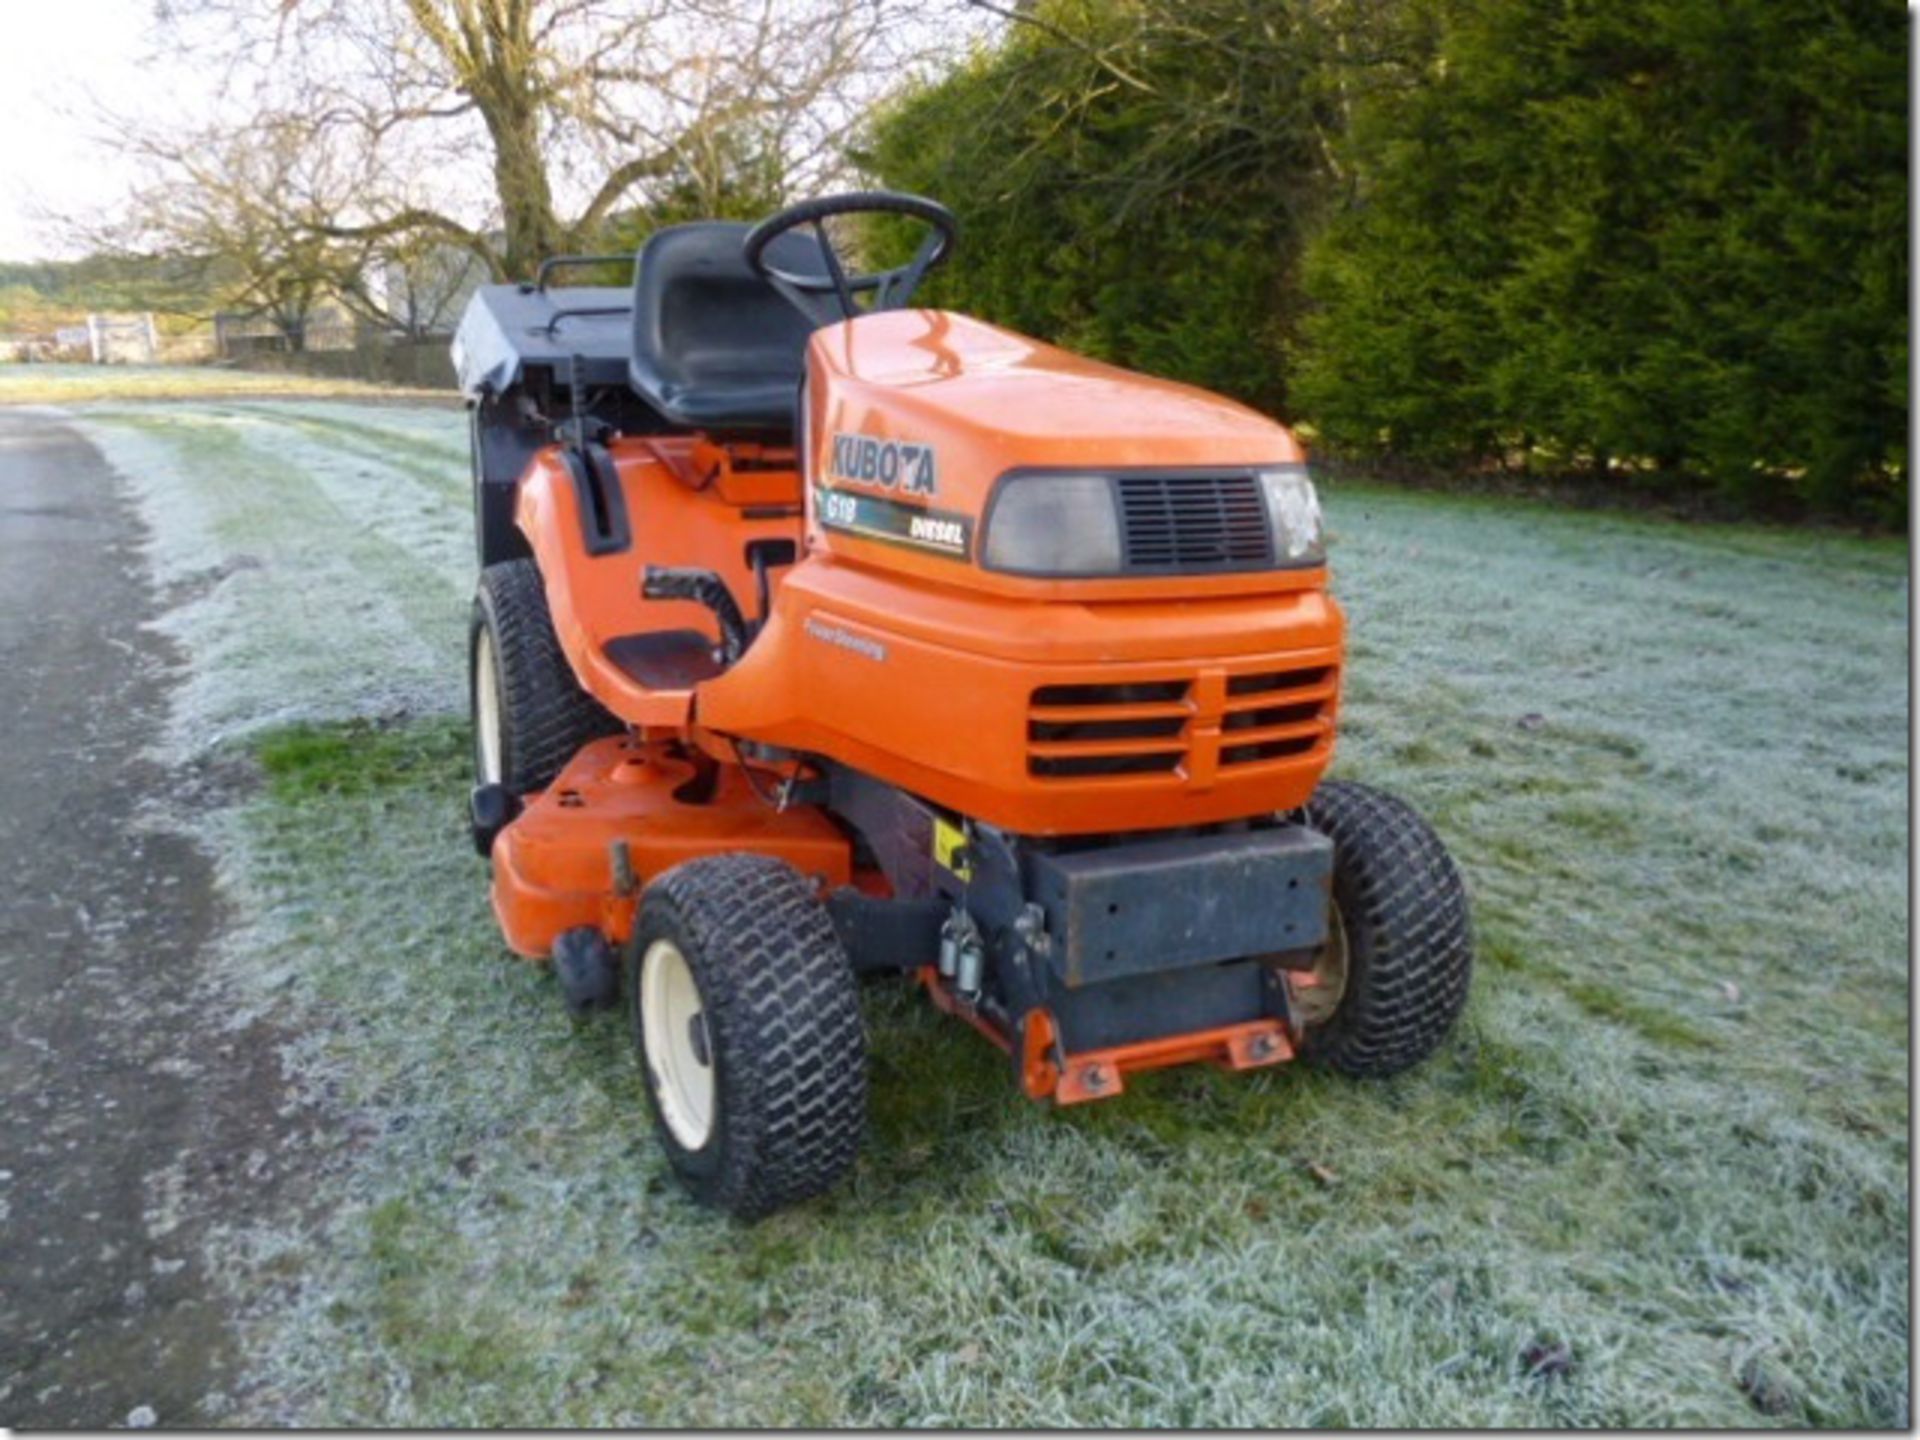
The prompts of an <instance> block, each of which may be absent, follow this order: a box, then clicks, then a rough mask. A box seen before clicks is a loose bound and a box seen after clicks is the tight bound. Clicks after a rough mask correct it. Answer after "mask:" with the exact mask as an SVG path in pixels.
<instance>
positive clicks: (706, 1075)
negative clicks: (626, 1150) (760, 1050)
mask: <svg viewBox="0 0 1920 1440" xmlns="http://www.w3.org/2000/svg"><path fill="white" fill-rule="evenodd" d="M696 1034H697V1035H698V1036H699V1041H698V1042H697V1045H698V1048H696V1041H695V1039H694V1037H695V1035H696ZM640 1041H641V1045H642V1047H643V1049H644V1051H645V1053H646V1061H647V1070H648V1071H649V1073H651V1074H652V1076H653V1095H654V1099H655V1101H656V1102H657V1103H658V1104H659V1106H660V1118H661V1119H662V1120H664V1121H666V1124H667V1129H668V1130H670V1131H672V1132H673V1138H674V1139H675V1140H678V1141H679V1142H680V1143H681V1144H682V1145H683V1146H685V1147H686V1148H687V1149H689V1150H698V1149H699V1148H700V1147H701V1146H703V1145H705V1144H706V1143H707V1140H708V1138H709V1137H710V1136H711V1135H712V1134H713V1097H714V1090H715V1085H714V1075H713V1064H712V1058H713V1041H712V1037H711V1034H710V1032H709V1031H708V1029H707V1017H706V1007H705V1006H704V1005H702V1004H701V1003H700V987H699V986H698V985H696V984H694V980H693V970H692V968H691V967H690V966H689V965H688V964H687V957H686V956H684V955H682V954H681V953H680V947H679V946H678V945H675V944H674V943H673V942H672V941H671V940H656V941H654V942H653V944H651V945H649V946H648V947H647V953H646V955H645V956H643V957H642V958H641V961H640ZM703 1055H704V1056H705V1057H706V1058H705V1059H702V1058H701V1057H702V1056H703Z"/></svg>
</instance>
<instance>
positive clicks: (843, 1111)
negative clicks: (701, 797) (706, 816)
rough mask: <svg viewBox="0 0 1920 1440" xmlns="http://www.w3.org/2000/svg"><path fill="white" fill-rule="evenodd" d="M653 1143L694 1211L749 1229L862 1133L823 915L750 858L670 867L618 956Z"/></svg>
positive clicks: (842, 979) (853, 1013)
mask: <svg viewBox="0 0 1920 1440" xmlns="http://www.w3.org/2000/svg"><path fill="white" fill-rule="evenodd" d="M629 954H630V956H631V963H630V965H629V967H628V968H629V970H630V971H631V974H632V982H631V989H630V1000H631V1004H632V1016H633V1033H634V1040H635V1043H636V1045H637V1046H638V1049H639V1052H640V1059H641V1063H642V1069H643V1070H644V1072H645V1075H646V1085H647V1093H648V1096H649V1098H651V1100H652V1101H653V1112H654V1120H655V1127H654V1128H655V1131H656V1133H657V1134H658V1136H659V1139H660V1144H661V1146H662V1147H663V1148H664V1149H665V1151H666V1153H667V1159H668V1161H669V1162H670V1163H671V1164H672V1166H673V1169H674V1173H675V1174H676V1175H677V1176H678V1177H679V1179H680V1181H681V1183H682V1184H683V1185H685V1186H686V1188H687V1189H688V1190H689V1191H690V1192H691V1193H692V1195H693V1197H694V1198H695V1199H696V1200H698V1201H700V1202H701V1203H702V1204H706V1205H711V1206H713V1207H715V1208H716V1209H720V1210H724V1211H726V1212H728V1213H729V1214H731V1215H734V1216H736V1217H738V1218H740V1219H754V1218H757V1217H759V1216H761V1215H765V1214H767V1213H769V1212H770V1211H773V1210H778V1209H780V1208H781V1207H783V1206H786V1205H791V1204H794V1203H795V1202H797V1201H800V1200H804V1199H806V1198H807V1197H809V1196H812V1195H817V1194H819V1193H820V1192H821V1191H823V1190H826V1189H827V1188H828V1187H830V1186H831V1185H833V1184H834V1182H836V1181H837V1180H839V1179H840V1178H841V1176H843V1175H844V1174H846V1172H847V1171H848V1170H849V1169H851V1168H852V1166H853V1162H854V1159H855V1157H856V1156H857V1155H858V1154H859V1150H860V1138H861V1133H862V1131H863V1130H864V1129H865V1126H866V1109H867V1068H866V1066H867V1061H866V1037H865V1035H864V1033H863V1032H862V1029H861V1024H860V1002H859V997H858V994H857V992H856V986H855V984H854V976H853V967H852V966H851V965H850V964H849V963H848V961H847V956H846V952H845V950H844V949H843V948H842V947H841V944H840V938H839V936H838V935H837V934H836V933H835V931H834V928H833V922H832V921H831V920H830V919H829V918H828V916H827V911H826V907H825V906H824V905H823V904H822V903H821V902H820V899H819V897H818V896H817V895H815V894H814V891H813V889H812V887H811V886H810V885H809V884H808V883H807V881H806V880H805V878H804V877H802V876H801V874H800V872H799V871H797V870H795V869H794V868H793V867H792V866H790V865H787V864H784V863H782V862H781V861H779V860H774V859H771V858H769V857H767V856H763V855H742V854H735V855H716V856H710V857H707V858H703V859H699V860H689V861H687V862H686V863H685V864H682V865H678V866H675V867H674V868H673V869H672V870H669V871H668V872H667V873H666V874H665V875H662V876H661V877H660V878H659V879H658V880H657V881H655V882H654V883H653V884H652V885H651V886H649V887H648V889H647V893H646V897H645V898H644V899H643V900H642V901H641V905H640V915H639V918H638V922H637V923H636V925H635V926H634V933H633V940H632V944H631V948H630V951H629Z"/></svg>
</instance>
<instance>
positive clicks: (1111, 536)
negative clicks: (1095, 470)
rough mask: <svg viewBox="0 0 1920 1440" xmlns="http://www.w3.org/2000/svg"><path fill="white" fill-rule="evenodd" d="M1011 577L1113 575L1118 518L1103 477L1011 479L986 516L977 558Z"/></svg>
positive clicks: (1117, 550)
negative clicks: (984, 538) (983, 542)
mask: <svg viewBox="0 0 1920 1440" xmlns="http://www.w3.org/2000/svg"><path fill="white" fill-rule="evenodd" d="M981 558H982V559H983V560H984V562H985V563H986V566H987V568H988V569H989V570H1007V571H1011V572H1012V573H1013V574H1015V575H1115V574H1118V573H1119V571H1120V515H1119V512H1118V511H1117V510H1116V509H1115V508H1114V503H1113V482H1112V481H1111V480H1109V479H1108V478H1107V477H1106V476H1104V475H1010V476H1008V477H1007V478H1006V479H1005V480H1002V481H1001V482H1000V490H999V493H998V494H997V495H996V496H995V497H994V501H993V513H992V514H991V515H990V516H988V517H987V544H986V549H985V550H984V551H983V552H982V557H981Z"/></svg>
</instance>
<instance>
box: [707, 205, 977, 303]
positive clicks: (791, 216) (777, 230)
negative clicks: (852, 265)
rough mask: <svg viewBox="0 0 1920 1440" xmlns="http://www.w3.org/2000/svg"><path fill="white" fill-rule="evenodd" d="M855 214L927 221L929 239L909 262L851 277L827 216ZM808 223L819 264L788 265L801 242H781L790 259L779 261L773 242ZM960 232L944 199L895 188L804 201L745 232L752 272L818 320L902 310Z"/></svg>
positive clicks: (794, 260)
mask: <svg viewBox="0 0 1920 1440" xmlns="http://www.w3.org/2000/svg"><path fill="white" fill-rule="evenodd" d="M854 214H875V215H907V216H910V217H912V218H913V219H915V220H919V221H922V222H923V223H925V225H926V226H927V238H926V239H925V240H922V241H921V242H920V248H919V249H918V250H916V251H915V252H914V256H913V258H912V259H911V260H909V261H907V263H906V264H904V265H896V266H894V268H893V269H891V270H876V271H874V272H873V273H872V274H866V275H850V274H848V273H847V269H846V267H845V266H844V265H842V264H841V263H840V256H839V254H838V253H837V252H836V251H835V250H834V248H833V241H832V240H831V239H829V238H828V236H827V228H826V225H825V224H824V223H823V222H824V221H826V220H827V219H828V218H830V217H831V216H834V215H854ZM803 225H810V226H812V227H813V235H814V239H815V240H816V241H817V242H818V243H819V246H820V261H821V266H822V269H821V270H800V269H794V268H791V267H792V266H793V265H794V264H797V263H798V247H797V246H793V245H788V246H783V247H781V250H782V251H784V254H779V261H785V262H786V263H784V264H783V263H778V261H776V258H775V254H776V253H778V252H773V244H774V242H775V241H776V240H778V239H780V238H781V237H782V236H784V235H788V234H791V233H792V232H793V231H795V230H798V229H800V228H801V227H802V226H803ZM959 234H960V222H959V221H957V220H955V219H954V218H953V212H952V211H951V210H949V209H947V207H946V206H944V205H940V204H937V203H935V202H934V201H932V200H928V199H925V198H923V197H922V196H919V195H903V194H901V193H900V192H898V191H895V190H855V191H851V192H849V193H848V194H845V195H823V196H821V197H820V198H819V199H818V200H803V201H801V202H800V204H798V205H791V206H788V207H787V208H786V209H785V210H782V211H780V212H779V213H778V214H774V215H769V216H768V217H767V218H766V219H764V220H762V221H761V222H760V223H759V224H758V225H756V226H754V227H753V229H752V230H750V231H748V232H747V238H746V240H745V241H744V242H743V247H742V248H743V253H744V254H745V255H746V260H747V264H748V265H749V266H751V267H752V268H753V271H754V273H755V274H757V275H759V276H760V277H761V278H762V279H764V280H765V281H766V282H767V283H768V284H770V285H772V286H773V288H774V289H776V290H778V291H779V292H780V293H781V294H782V295H784V296H785V297H786V298H787V299H788V300H790V301H792V302H793V304H794V305H795V306H796V307H798V309H799V310H800V312H801V313H802V314H803V315H805V316H807V317H808V318H809V319H811V320H813V321H815V322H817V323H818V324H821V325H831V324H832V323H834V322H835V321H836V320H851V319H852V318H853V317H854V316H856V315H864V314H871V313H872V312H873V311H875V310H899V309H903V308H904V307H905V306H906V303H907V301H908V300H909V299H911V298H912V296H913V292H914V291H915V290H917V289H918V288H919V287H920V281H921V280H922V279H923V278H925V276H926V273H927V272H928V271H929V270H931V269H933V268H934V266H936V265H938V264H940V263H941V262H942V261H943V260H945V259H946V258H947V256H948V255H949V254H951V253H952V252H953V244H954V241H955V240H956V239H957V238H958V237H959ZM790 257H792V258H790ZM823 272H824V273H823ZM864 294H871V295H872V297H873V299H872V302H871V303H870V304H869V305H868V306H867V307H866V308H865V309H862V308H861V306H860V305H859V303H858V302H857V301H856V300H855V298H854V297H855V296H858V295H864ZM828 296H832V297H833V299H834V300H836V301H838V302H839V304H838V313H835V311H834V310H833V309H832V308H830V306H829V302H828V299H827V297H828Z"/></svg>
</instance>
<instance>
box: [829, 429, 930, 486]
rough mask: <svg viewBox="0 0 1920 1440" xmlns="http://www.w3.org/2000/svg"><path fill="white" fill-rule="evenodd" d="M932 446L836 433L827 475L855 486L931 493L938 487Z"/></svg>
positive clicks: (908, 441) (907, 441)
mask: <svg viewBox="0 0 1920 1440" xmlns="http://www.w3.org/2000/svg"><path fill="white" fill-rule="evenodd" d="M935 471H936V466H935V464H934V456H933V447H932V446H931V445H919V444H915V443H914V442H912V441H910V440H876V439H874V437H873V436H871V435H847V434H843V433H836V434H835V435H834V437H833V453H832V457H831V458H830V460H829V462H828V464H827V474H828V475H830V476H832V477H833V478H834V479H836V480H851V481H853V482H854V484H856V485H875V486H878V487H879V488H880V489H882V490H897V491H899V492H900V494H902V495H932V494H933V493H934V492H935V491H936V490H938V489H939V477H938V475H937V474H936V473H935Z"/></svg>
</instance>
